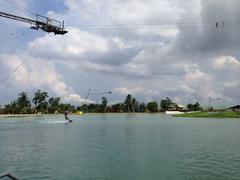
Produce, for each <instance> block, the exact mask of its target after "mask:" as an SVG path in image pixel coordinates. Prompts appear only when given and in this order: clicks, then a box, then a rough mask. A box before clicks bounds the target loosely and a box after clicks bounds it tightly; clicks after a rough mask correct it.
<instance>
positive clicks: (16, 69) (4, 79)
mask: <svg viewBox="0 0 240 180" xmlns="http://www.w3.org/2000/svg"><path fill="white" fill-rule="evenodd" d="M30 35H31V34H30ZM30 35H29V36H28V37H30ZM26 39H27V38H26ZM26 39H25V40H26ZM23 42H24V41H22V42H21V43H20V44H19V45H21V44H23ZM35 47H36V44H35V45H34V46H33V47H32V48H31V49H30V51H32V50H33V49H34V48H35ZM16 50H17V48H16V49H15V50H14V51H13V53H15V52H16ZM13 53H11V54H10V55H9V56H12V55H13ZM26 60H27V55H26V56H25V58H23V60H22V61H21V63H20V64H19V65H18V66H17V67H16V68H14V69H13V70H12V71H10V72H9V73H8V74H7V75H6V76H5V77H3V78H2V79H0V84H2V83H3V82H4V81H6V80H7V79H8V78H9V77H10V76H11V75H12V74H14V73H15V72H17V71H18V70H19V69H20V68H21V67H22V66H23V65H24V63H25V61H26Z"/></svg>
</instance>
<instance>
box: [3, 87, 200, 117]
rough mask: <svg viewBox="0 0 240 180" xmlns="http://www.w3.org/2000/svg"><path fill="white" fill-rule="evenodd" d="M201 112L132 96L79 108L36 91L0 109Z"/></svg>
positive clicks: (10, 111) (20, 111) (9, 111)
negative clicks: (144, 100)
mask: <svg viewBox="0 0 240 180" xmlns="http://www.w3.org/2000/svg"><path fill="white" fill-rule="evenodd" d="M200 110H202V108H201V106H200V104H199V103H198V102H197V103H195V104H188V105H187V106H186V108H183V107H181V106H179V105H178V104H177V103H175V102H173V101H172V100H171V99H170V98H168V97H166V98H165V99H161V100H160V101H159V102H156V101H151V102H148V103H144V102H141V103H140V102H139V101H138V100H137V99H136V98H134V97H133V96H132V95H130V94H128V95H127V96H126V98H125V100H124V101H123V102H119V103H116V104H112V105H108V100H107V98H106V97H104V96H103V97H102V98H101V102H100V103H91V104H83V105H81V106H77V107H76V106H74V105H71V104H64V103H62V102H61V99H60V97H49V95H48V93H47V92H45V91H41V90H38V91H37V92H35V93H34V97H33V99H32V100H30V98H29V97H28V94H27V93H26V92H21V93H20V94H18V97H17V99H15V100H13V101H12V102H11V103H9V104H6V105H4V106H3V107H0V113H1V114H36V113H42V114H53V113H63V112H64V111H69V112H72V113H75V112H77V111H82V112H84V113H134V112H138V113H145V112H150V113H157V112H165V111H200Z"/></svg>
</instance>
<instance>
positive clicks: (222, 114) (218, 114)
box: [173, 112, 240, 118]
mask: <svg viewBox="0 0 240 180" xmlns="http://www.w3.org/2000/svg"><path fill="white" fill-rule="evenodd" d="M173 116H174V117H186V118H192V117H193V118H240V113H237V112H196V113H186V114H176V115H173Z"/></svg>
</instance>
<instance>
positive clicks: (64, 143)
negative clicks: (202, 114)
mask: <svg viewBox="0 0 240 180" xmlns="http://www.w3.org/2000/svg"><path fill="white" fill-rule="evenodd" d="M71 118H72V119H73V120H74V122H73V123H71V124H68V125H65V124H64V118H63V116H41V117H25V118H0V173H1V172H5V171H9V172H12V173H14V174H15V175H17V176H19V177H20V178H21V179H69V180H71V179H80V180H81V179H87V180H88V179H100V180H101V179H103V180H108V179H109V180H112V179H114V180H115V179H116V180H118V179H119V180H122V179H138V180H141V179H142V180H146V179H154V180H155V179H177V180H179V179H180V180H181V179H183V180H185V179H210V180H211V179H223V180H225V179H239V177H240V143H239V140H240V120H239V119H191V118H188V119H185V118H173V117H170V116H165V115H160V114H153V115H151V114H143V115H138V114H123V115H83V116H72V117H71Z"/></svg>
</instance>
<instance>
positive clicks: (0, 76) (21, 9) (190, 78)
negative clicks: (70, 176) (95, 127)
mask: <svg viewBox="0 0 240 180" xmlns="http://www.w3.org/2000/svg"><path fill="white" fill-rule="evenodd" d="M16 3H17V6H16ZM239 8H240V1H237V0H228V1H225V0H158V1H156V0H95V1H94V0H48V1H36V0H25V1H24V0H18V1H16V0H2V1H1V3H0V11H2V12H7V13H12V14H15V15H19V16H24V17H28V18H35V17H34V16H33V14H31V13H37V14H41V15H44V16H48V17H51V18H54V19H57V20H60V21H62V20H64V22H65V28H66V30H67V31H68V33H67V34H65V35H63V36H61V35H54V34H48V33H45V32H41V31H35V30H32V29H30V28H29V27H30V25H29V24H25V23H22V22H17V21H13V20H10V19H4V18H1V17H0V21H1V28H0V39H1V43H0V88H1V93H0V104H6V103H9V102H10V101H12V100H13V99H14V98H16V97H17V94H19V93H20V92H22V91H27V92H28V94H29V96H30V97H32V96H33V93H34V92H36V90H38V89H41V90H43V91H47V92H49V95H50V96H55V97H61V99H62V101H63V102H66V103H72V104H75V105H81V104H82V103H84V101H85V97H86V95H87V93H88V89H91V90H92V91H91V92H92V93H90V96H89V99H88V101H89V102H99V101H101V96H102V94H99V93H102V92H107V91H112V94H105V96H106V97H107V99H108V101H109V103H116V102H122V101H123V100H124V99H125V97H126V95H127V94H132V95H133V96H134V97H136V98H137V100H139V101H140V102H149V101H157V102H159V101H160V99H164V98H165V97H169V98H171V99H172V100H173V101H174V102H176V103H179V104H183V105H186V104H188V103H196V102H200V104H203V105H208V103H209V97H211V98H212V99H218V98H220V100H216V101H214V100H213V101H212V102H211V103H212V104H213V105H221V106H231V105H236V104H239V103H240V102H239V99H240V91H239V88H240V71H239V70H240V51H239V47H240V36H239V30H240V21H239V19H240V11H239ZM216 23H217V24H218V25H217V27H216Z"/></svg>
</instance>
